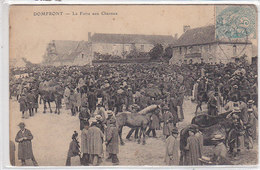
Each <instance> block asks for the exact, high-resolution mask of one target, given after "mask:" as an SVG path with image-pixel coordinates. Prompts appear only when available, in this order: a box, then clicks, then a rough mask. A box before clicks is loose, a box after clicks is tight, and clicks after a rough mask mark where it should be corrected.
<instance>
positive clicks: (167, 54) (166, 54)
mask: <svg viewBox="0 0 260 170" xmlns="http://www.w3.org/2000/svg"><path fill="white" fill-rule="evenodd" d="M172 53H173V49H172V47H170V46H168V47H167V48H165V50H164V54H163V58H164V59H165V60H167V61H169V60H170V59H171V58H172Z"/></svg>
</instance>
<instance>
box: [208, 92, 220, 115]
mask: <svg viewBox="0 0 260 170" xmlns="http://www.w3.org/2000/svg"><path fill="white" fill-rule="evenodd" d="M208 96H209V100H208V115H212V116H217V115H218V113H217V112H218V100H217V98H216V97H215V92H214V91H210V92H209V93H208Z"/></svg>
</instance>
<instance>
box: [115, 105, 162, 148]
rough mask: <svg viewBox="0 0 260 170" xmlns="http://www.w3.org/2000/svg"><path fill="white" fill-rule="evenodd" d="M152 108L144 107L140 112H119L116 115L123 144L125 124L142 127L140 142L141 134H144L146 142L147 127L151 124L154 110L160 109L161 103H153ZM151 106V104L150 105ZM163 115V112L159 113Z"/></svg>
mask: <svg viewBox="0 0 260 170" xmlns="http://www.w3.org/2000/svg"><path fill="white" fill-rule="evenodd" d="M152 106H154V107H152V108H151V109H147V110H145V109H143V110H142V111H140V112H139V113H131V112H119V113H118V114H117V115H116V120H117V126H118V134H119V139H120V143H121V145H124V142H123V139H122V130H123V127H124V126H128V127H130V128H140V133H139V136H138V144H140V143H141V136H142V135H143V145H144V144H145V143H146V142H145V132H146V128H147V127H148V126H149V122H150V120H151V116H152V114H153V112H154V111H156V110H157V109H160V106H159V105H152ZM149 107H151V106H149ZM158 114H159V116H160V117H161V112H159V113H158Z"/></svg>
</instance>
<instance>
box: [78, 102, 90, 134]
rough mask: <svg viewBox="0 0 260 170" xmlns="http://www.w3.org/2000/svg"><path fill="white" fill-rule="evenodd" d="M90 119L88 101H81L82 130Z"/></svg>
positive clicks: (80, 117) (80, 118)
mask: <svg viewBox="0 0 260 170" xmlns="http://www.w3.org/2000/svg"><path fill="white" fill-rule="evenodd" d="M89 119H90V113H89V109H88V106H87V102H85V101H83V102H82V103H81V107H80V111H79V120H80V130H82V129H83V128H84V127H85V125H86V124H87V123H88V121H89Z"/></svg>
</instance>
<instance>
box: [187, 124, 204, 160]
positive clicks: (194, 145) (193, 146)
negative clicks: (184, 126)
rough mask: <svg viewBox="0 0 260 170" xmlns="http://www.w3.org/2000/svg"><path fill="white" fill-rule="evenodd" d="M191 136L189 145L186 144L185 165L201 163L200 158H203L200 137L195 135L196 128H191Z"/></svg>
mask: <svg viewBox="0 0 260 170" xmlns="http://www.w3.org/2000/svg"><path fill="white" fill-rule="evenodd" d="M188 133H189V137H188V138H187V145H186V146H185V150H186V154H185V165H201V162H200V161H199V158H201V156H202V153H201V148H200V142H199V139H198V138H197V137H196V136H195V130H194V129H192V128H190V129H189V131H188Z"/></svg>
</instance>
